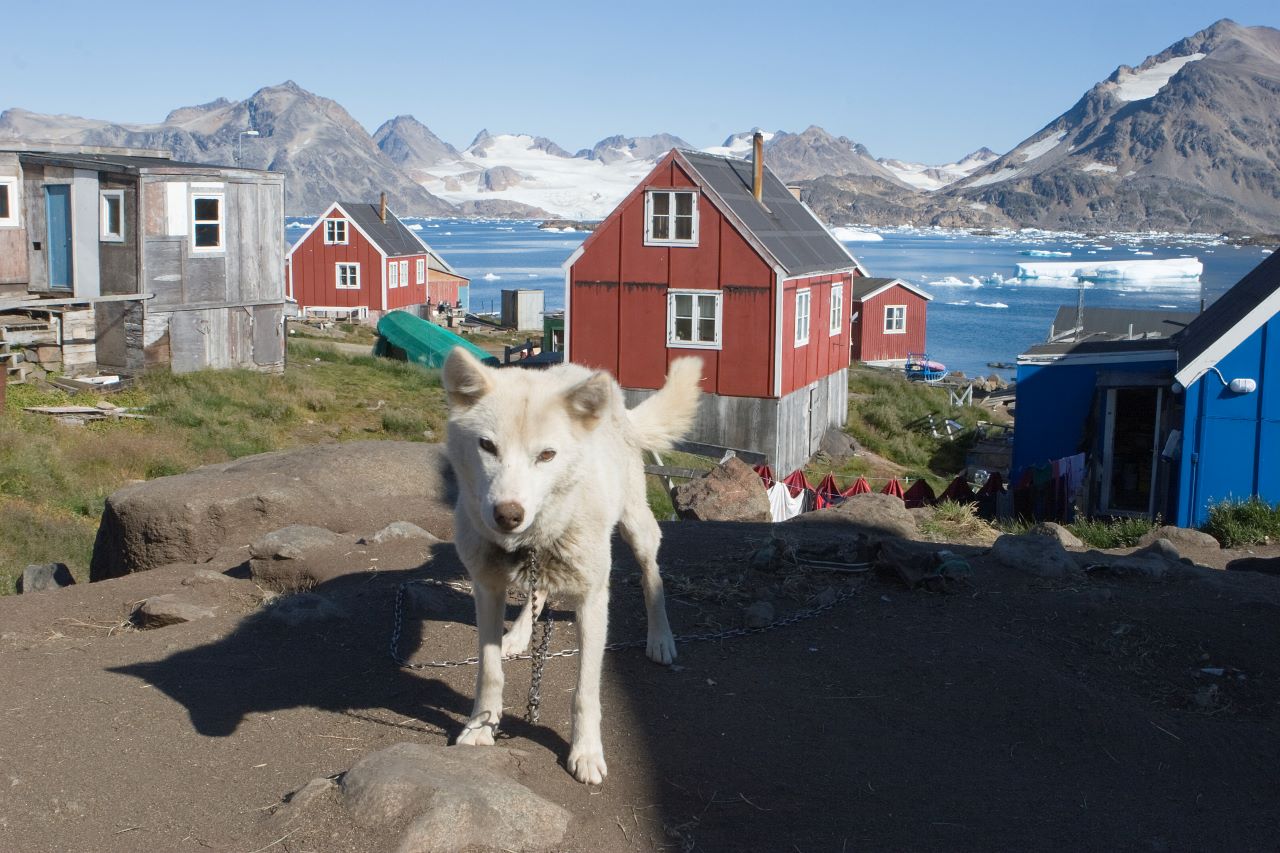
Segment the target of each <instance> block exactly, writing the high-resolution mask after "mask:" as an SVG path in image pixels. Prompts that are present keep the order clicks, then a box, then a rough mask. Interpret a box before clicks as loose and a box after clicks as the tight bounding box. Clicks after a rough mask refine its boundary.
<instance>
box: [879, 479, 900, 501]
mask: <svg viewBox="0 0 1280 853" xmlns="http://www.w3.org/2000/svg"><path fill="white" fill-rule="evenodd" d="M880 493H881V494H884V495H893V496H894V497H895V498H901V497H902V496H903V495H902V484H901V483H899V482H898V480H897V478H896V477H895V478H894V479H892V480H890V481H889V482H887V483H885V486H884V488H883V489H881V490H880ZM904 500H905V499H904Z"/></svg>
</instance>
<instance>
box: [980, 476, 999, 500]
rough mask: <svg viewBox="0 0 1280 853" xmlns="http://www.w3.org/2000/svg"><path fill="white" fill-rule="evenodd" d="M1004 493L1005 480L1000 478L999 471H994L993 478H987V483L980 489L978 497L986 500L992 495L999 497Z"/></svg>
mask: <svg viewBox="0 0 1280 853" xmlns="http://www.w3.org/2000/svg"><path fill="white" fill-rule="evenodd" d="M1003 491H1004V478H1003V477H1001V476H1000V472H999V471H992V472H991V476H990V477H988V478H987V482H985V483H983V484H982V488H981V489H978V497H980V498H985V497H990V496H991V495H998V494H1000V493H1001V492H1003Z"/></svg>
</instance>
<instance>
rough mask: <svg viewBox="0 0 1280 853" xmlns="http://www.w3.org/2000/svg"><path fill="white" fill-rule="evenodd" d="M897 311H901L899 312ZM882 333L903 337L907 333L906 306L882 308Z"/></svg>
mask: <svg viewBox="0 0 1280 853" xmlns="http://www.w3.org/2000/svg"><path fill="white" fill-rule="evenodd" d="M898 309H901V311H899V310H898ZM884 333H885V334H886V335H905V334H906V333H907V306H905V305H886V306H884Z"/></svg>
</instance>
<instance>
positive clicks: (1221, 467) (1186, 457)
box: [1178, 316, 1280, 527]
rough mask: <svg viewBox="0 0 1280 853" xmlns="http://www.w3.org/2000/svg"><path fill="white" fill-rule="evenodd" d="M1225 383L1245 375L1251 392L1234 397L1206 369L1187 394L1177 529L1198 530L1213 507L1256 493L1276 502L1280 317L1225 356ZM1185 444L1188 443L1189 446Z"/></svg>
mask: <svg viewBox="0 0 1280 853" xmlns="http://www.w3.org/2000/svg"><path fill="white" fill-rule="evenodd" d="M1217 367H1218V370H1219V371H1220V372H1221V373H1222V376H1223V377H1224V378H1225V379H1226V381H1228V382H1230V381H1231V380H1232V379H1236V378H1239V377H1248V378H1250V379H1253V380H1255V381H1256V382H1257V383H1258V390H1257V391H1255V392H1254V393H1252V394H1233V393H1232V392H1231V391H1230V390H1229V389H1228V388H1227V387H1226V385H1225V384H1224V383H1223V382H1222V381H1220V380H1219V378H1218V376H1217V375H1216V374H1215V373H1214V372H1213V371H1209V372H1208V373H1206V374H1205V375H1204V376H1202V377H1200V378H1199V379H1198V380H1197V381H1195V382H1194V383H1192V385H1191V387H1190V388H1188V389H1187V392H1186V394H1187V401H1186V417H1185V423H1186V425H1187V433H1186V435H1185V437H1184V441H1183V449H1182V470H1183V471H1184V472H1190V475H1189V476H1184V477H1183V478H1182V480H1181V483H1180V490H1179V491H1180V495H1179V501H1178V504H1179V510H1178V524H1180V525H1182V526H1184V527H1199V526H1200V525H1202V524H1204V523H1205V522H1206V521H1207V520H1208V516H1209V513H1208V508H1209V506H1210V505H1211V504H1214V503H1217V502H1219V501H1222V500H1226V499H1237V500H1238V499H1244V498H1248V497H1249V496H1250V495H1258V496H1260V497H1261V498H1262V499H1263V500H1266V501H1267V502H1268V503H1272V504H1274V503H1278V502H1280V316H1278V317H1272V318H1271V320H1270V321H1268V322H1267V323H1266V324H1265V325H1264V326H1262V328H1260V329H1258V330H1257V331H1256V332H1254V333H1253V334H1252V335H1250V336H1249V337H1248V338H1247V339H1245V340H1244V341H1243V342H1242V343H1241V344H1240V345H1239V346H1237V347H1236V348H1235V349H1234V350H1232V351H1231V352H1230V353H1229V354H1228V355H1227V356H1226V357H1225V358H1223V359H1222V360H1221V361H1220V362H1218V365H1217ZM1187 439H1190V440H1187Z"/></svg>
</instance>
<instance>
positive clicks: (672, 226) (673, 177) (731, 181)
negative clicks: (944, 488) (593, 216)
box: [565, 140, 865, 471]
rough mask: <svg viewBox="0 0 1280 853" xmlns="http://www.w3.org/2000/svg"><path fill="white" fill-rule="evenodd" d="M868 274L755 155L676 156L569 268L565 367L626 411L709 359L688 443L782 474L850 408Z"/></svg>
mask: <svg viewBox="0 0 1280 853" xmlns="http://www.w3.org/2000/svg"><path fill="white" fill-rule="evenodd" d="M864 275H865V272H864V271H863V270H862V268H861V267H860V266H859V265H858V262H857V261H856V260H855V259H854V258H853V256H852V255H850V254H849V252H848V250H847V249H845V247H844V246H843V245H842V244H841V243H840V242H839V241H838V240H836V239H835V238H834V237H832V236H831V233H830V232H829V231H828V230H827V229H826V227H825V226H824V225H823V224H822V223H821V222H820V221H819V220H818V219H817V217H815V216H814V215H813V213H812V212H811V211H810V210H809V208H808V207H806V206H805V205H804V204H802V203H801V202H800V201H799V200H798V199H797V198H796V197H795V196H794V195H792V193H791V192H790V191H789V190H788V189H787V187H786V186H785V185H783V183H782V182H781V181H780V180H779V179H778V178H777V177H776V176H775V175H774V174H773V173H772V172H770V171H769V170H768V169H765V168H764V165H763V162H762V159H761V150H760V141H759V140H757V143H756V150H755V158H754V160H736V159H730V158H725V157H716V156H713V155H709V154H704V153H702V152H696V151H685V150H680V149H675V150H672V151H671V152H670V153H669V154H667V155H666V156H665V157H663V158H662V160H661V161H660V162H659V163H658V164H657V165H656V166H655V167H654V169H653V171H652V172H650V173H649V175H648V176H647V177H646V178H645V179H644V180H643V181H642V182H641V183H640V184H639V185H638V186H637V187H636V188H635V189H634V190H633V191H632V192H631V194H630V195H628V196H627V197H626V198H625V199H624V200H623V201H622V203H621V204H619V205H618V207H617V208H616V209H615V210H614V211H613V212H612V213H611V214H610V215H609V216H608V217H607V218H606V219H605V220H604V221H603V222H602V223H601V224H600V225H599V227H597V228H596V230H595V232H594V233H592V235H591V236H590V237H588V238H587V240H586V241H585V242H584V243H583V244H582V246H581V247H580V248H579V249H578V251H577V252H575V253H574V254H573V256H572V257H570V258H569V260H568V261H567V262H566V263H565V290H566V292H565V305H566V311H565V328H566V336H565V341H566V345H565V349H566V358H567V359H568V360H570V361H574V362H577V363H579V364H584V365H587V366H590V367H596V368H602V369H605V370H608V371H609V372H611V373H612V374H613V375H614V376H615V377H617V379H618V381H619V383H620V384H621V385H622V387H623V389H624V391H625V392H626V395H627V398H628V404H630V405H634V404H635V403H636V402H638V401H639V400H640V399H643V398H644V397H645V396H647V395H648V394H650V393H652V392H653V390H654V389H656V388H659V387H660V386H661V385H662V383H663V379H664V376H665V374H666V371H667V365H668V363H669V362H670V361H671V360H672V359H675V358H678V357H680V356H686V355H697V356H700V357H701V358H702V360H703V362H704V363H705V365H706V366H705V370H704V373H703V380H702V389H703V391H704V392H706V395H707V397H706V399H704V401H703V404H702V406H701V408H700V410H699V415H698V419H697V422H696V424H695V427H694V434H693V435H692V436H691V441H692V442H693V443H699V444H706V445H711V446H714V447H721V448H733V449H736V450H745V451H750V452H752V453H755V454H759V455H761V456H763V457H765V458H766V459H767V460H768V462H769V463H770V464H771V465H773V466H774V467H775V468H776V469H778V470H781V471H790V470H792V469H794V468H796V467H799V466H800V465H802V464H803V463H804V462H805V461H807V460H808V458H809V457H810V456H811V455H812V454H813V452H814V451H815V450H816V449H817V446H818V442H819V441H820V440H821V438H822V435H823V433H824V432H825V431H826V430H827V428H828V427H839V426H842V425H843V424H844V422H845V419H846V416H847V407H848V365H849V311H848V299H849V297H848V294H849V292H850V289H851V288H852V286H853V282H854V281H855V280H857V279H858V278H860V277H862V276H864Z"/></svg>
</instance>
